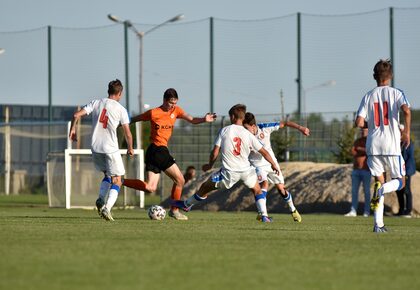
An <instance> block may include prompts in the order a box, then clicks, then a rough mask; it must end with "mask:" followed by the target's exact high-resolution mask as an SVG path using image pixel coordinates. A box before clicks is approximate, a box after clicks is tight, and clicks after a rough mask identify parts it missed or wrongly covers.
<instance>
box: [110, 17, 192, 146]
mask: <svg viewBox="0 0 420 290" xmlns="http://www.w3.org/2000/svg"><path fill="white" fill-rule="evenodd" d="M183 18H184V15H183V14H178V15H176V16H174V17H172V18H170V19H168V20H166V21H164V22H162V23H160V24H158V25H155V26H153V27H152V28H150V29H149V30H146V31H139V30H138V29H137V28H136V27H135V26H134V25H133V23H132V22H131V21H130V20H120V19H119V18H118V17H117V16H115V15H112V14H108V19H109V20H111V21H113V22H116V23H120V24H123V25H125V26H126V27H127V28H130V29H131V30H132V31H133V32H134V33H135V34H136V36H137V38H138V39H139V44H140V46H139V113H140V114H141V113H143V112H144V109H145V107H144V100H143V37H144V36H145V35H146V34H149V33H150V32H152V31H154V30H156V29H158V28H160V27H162V26H164V25H166V24H168V23H171V22H176V21H178V20H181V19H183ZM138 124H139V132H138V133H140V132H141V131H142V130H141V122H139V123H138ZM137 135H138V139H137V144H138V145H137V147H138V148H139V149H141V147H142V140H141V137H142V136H140V134H137Z"/></svg>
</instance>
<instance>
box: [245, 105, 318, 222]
mask: <svg viewBox="0 0 420 290" xmlns="http://www.w3.org/2000/svg"><path fill="white" fill-rule="evenodd" d="M243 124H244V127H245V128H246V129H247V130H248V131H249V132H251V133H252V134H254V135H255V137H257V139H258V140H259V141H260V142H261V144H263V146H264V148H265V149H266V150H267V152H268V153H269V154H270V156H271V158H273V160H274V161H275V162H276V164H277V165H278V162H277V159H276V156H275V155H274V152H273V149H272V148H271V140H270V136H271V133H272V132H274V131H277V130H279V129H280V128H284V127H286V126H287V127H291V128H294V129H297V130H299V131H300V132H301V133H302V134H303V135H305V136H309V134H310V130H309V129H308V128H306V127H303V126H300V125H298V124H296V123H294V122H291V121H286V122H271V123H258V124H257V121H256V120H255V116H254V114H252V113H250V112H247V113H246V114H245V119H244V122H243ZM249 161H250V162H251V164H252V165H253V166H254V167H255V169H256V172H257V176H258V182H259V183H260V186H261V189H262V192H263V194H264V195H267V190H268V183H269V182H270V183H272V184H274V186H275V187H276V188H277V190H278V192H279V193H280V195H281V196H282V198H283V200H284V201H285V202H286V203H287V205H288V206H289V209H290V212H291V215H292V217H293V220H294V221H295V222H301V221H302V217H301V216H300V214H299V212H298V211H297V209H296V207H295V205H294V204H293V199H292V195H291V194H290V192H289V191H287V190H286V187H285V186H284V177H283V174H282V173H281V171H280V174H278V175H277V174H275V173H274V172H273V171H272V170H271V165H270V163H268V162H267V160H265V159H264V158H263V157H262V155H261V154H260V153H259V152H257V151H252V152H251V154H250V155H249ZM278 168H280V166H279V165H278ZM259 218H260V216H257V219H259Z"/></svg>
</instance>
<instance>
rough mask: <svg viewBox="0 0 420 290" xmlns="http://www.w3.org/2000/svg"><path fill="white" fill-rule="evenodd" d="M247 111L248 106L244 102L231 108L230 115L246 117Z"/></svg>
mask: <svg viewBox="0 0 420 290" xmlns="http://www.w3.org/2000/svg"><path fill="white" fill-rule="evenodd" d="M245 112H246V106H245V105H244V104H236V105H235V106H233V107H232V108H230V110H229V116H233V117H235V119H242V120H243V119H244V117H245Z"/></svg>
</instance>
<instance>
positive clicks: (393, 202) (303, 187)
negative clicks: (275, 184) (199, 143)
mask: <svg viewBox="0 0 420 290" xmlns="http://www.w3.org/2000/svg"><path fill="white" fill-rule="evenodd" d="M280 168H281V170H282V172H283V175H284V177H285V182H286V186H287V188H288V190H289V191H290V192H291V193H292V195H293V199H294V202H295V205H296V207H297V208H298V209H299V211H300V212H302V213H314V212H323V213H337V214H344V213H346V212H348V211H349V209H350V205H351V172H352V166H351V165H350V164H344V165H343V164H334V163H313V162H287V163H281V164H280ZM215 170H217V169H214V170H213V171H215ZM213 171H212V172H213ZM212 172H206V173H203V174H202V175H200V176H199V177H198V179H196V180H194V181H192V182H189V183H188V184H186V186H185V188H184V191H183V196H184V197H185V198H186V197H187V196H191V195H192V194H194V192H196V191H197V190H198V188H199V186H200V185H201V184H202V183H203V182H204V181H205V180H206V178H207V177H208V176H209V175H210V174H211V173H212ZM412 191H413V211H414V213H415V214H416V215H418V214H419V212H420V174H419V173H416V175H414V176H413V178H412ZM418 193H419V194H418ZM363 203H364V196H363V193H362V190H360V192H359V213H360V214H362V212H361V211H362V208H363ZM163 204H164V205H165V206H169V201H168V200H166V201H165V202H164V203H163ZM267 207H268V210H269V212H271V213H287V212H289V210H288V208H287V206H286V204H285V202H284V201H283V199H282V198H281V197H280V195H279V194H278V193H277V191H276V190H275V189H274V188H272V187H270V188H269V191H268V195H267ZM194 208H195V209H203V210H209V211H219V210H224V211H244V210H249V211H256V207H255V202H254V196H253V194H252V193H251V192H250V190H249V189H248V188H246V187H245V186H244V185H243V184H242V183H238V184H236V185H235V186H234V187H233V188H231V189H230V190H216V191H214V192H212V193H210V194H209V196H208V199H207V201H206V202H203V203H201V204H199V205H197V206H195V207H194ZM397 211H398V207H397V198H396V194H395V193H391V194H387V195H386V196H385V212H386V213H387V214H393V213H396V212H397Z"/></svg>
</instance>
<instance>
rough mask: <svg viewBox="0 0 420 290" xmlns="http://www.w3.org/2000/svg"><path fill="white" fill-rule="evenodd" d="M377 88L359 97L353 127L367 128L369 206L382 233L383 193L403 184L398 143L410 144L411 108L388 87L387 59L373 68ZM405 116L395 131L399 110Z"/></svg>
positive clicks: (388, 71) (404, 99) (401, 159)
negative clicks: (371, 179)
mask: <svg viewBox="0 0 420 290" xmlns="http://www.w3.org/2000/svg"><path fill="white" fill-rule="evenodd" d="M373 72H374V74H373V77H374V79H375V80H376V83H377V87H376V88H374V89H373V90H371V91H369V92H368V93H367V94H366V95H365V96H364V97H363V99H362V102H361V103H360V106H359V110H358V111H357V118H356V126H358V127H360V128H363V127H366V125H367V128H368V129H369V130H368V136H367V141H366V154H367V156H368V160H367V162H368V166H369V169H370V172H371V173H372V175H373V176H374V177H375V181H376V182H375V185H374V193H373V197H372V200H371V208H372V210H373V211H374V227H373V231H374V232H376V233H380V232H386V231H387V229H386V227H385V225H384V221H383V213H384V194H385V193H389V192H392V191H396V190H399V189H401V188H403V187H404V186H405V178H403V177H404V176H405V164H404V159H403V158H402V156H401V147H400V142H401V143H402V144H403V145H404V146H408V145H409V144H410V127H411V111H410V103H409V102H408V100H407V98H406V97H405V96H404V93H403V92H402V91H401V90H398V89H396V88H393V87H390V81H391V79H392V77H393V72H392V64H391V62H390V61H389V60H380V61H378V62H377V63H376V65H375V67H374V69H373ZM400 110H401V111H402V112H403V115H404V119H405V127H404V131H403V132H402V133H401V132H400V130H399V124H400V120H399V111H400ZM386 167H388V168H389V170H390V175H391V178H392V180H391V181H388V182H386V183H385V177H384V172H385V170H386Z"/></svg>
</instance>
